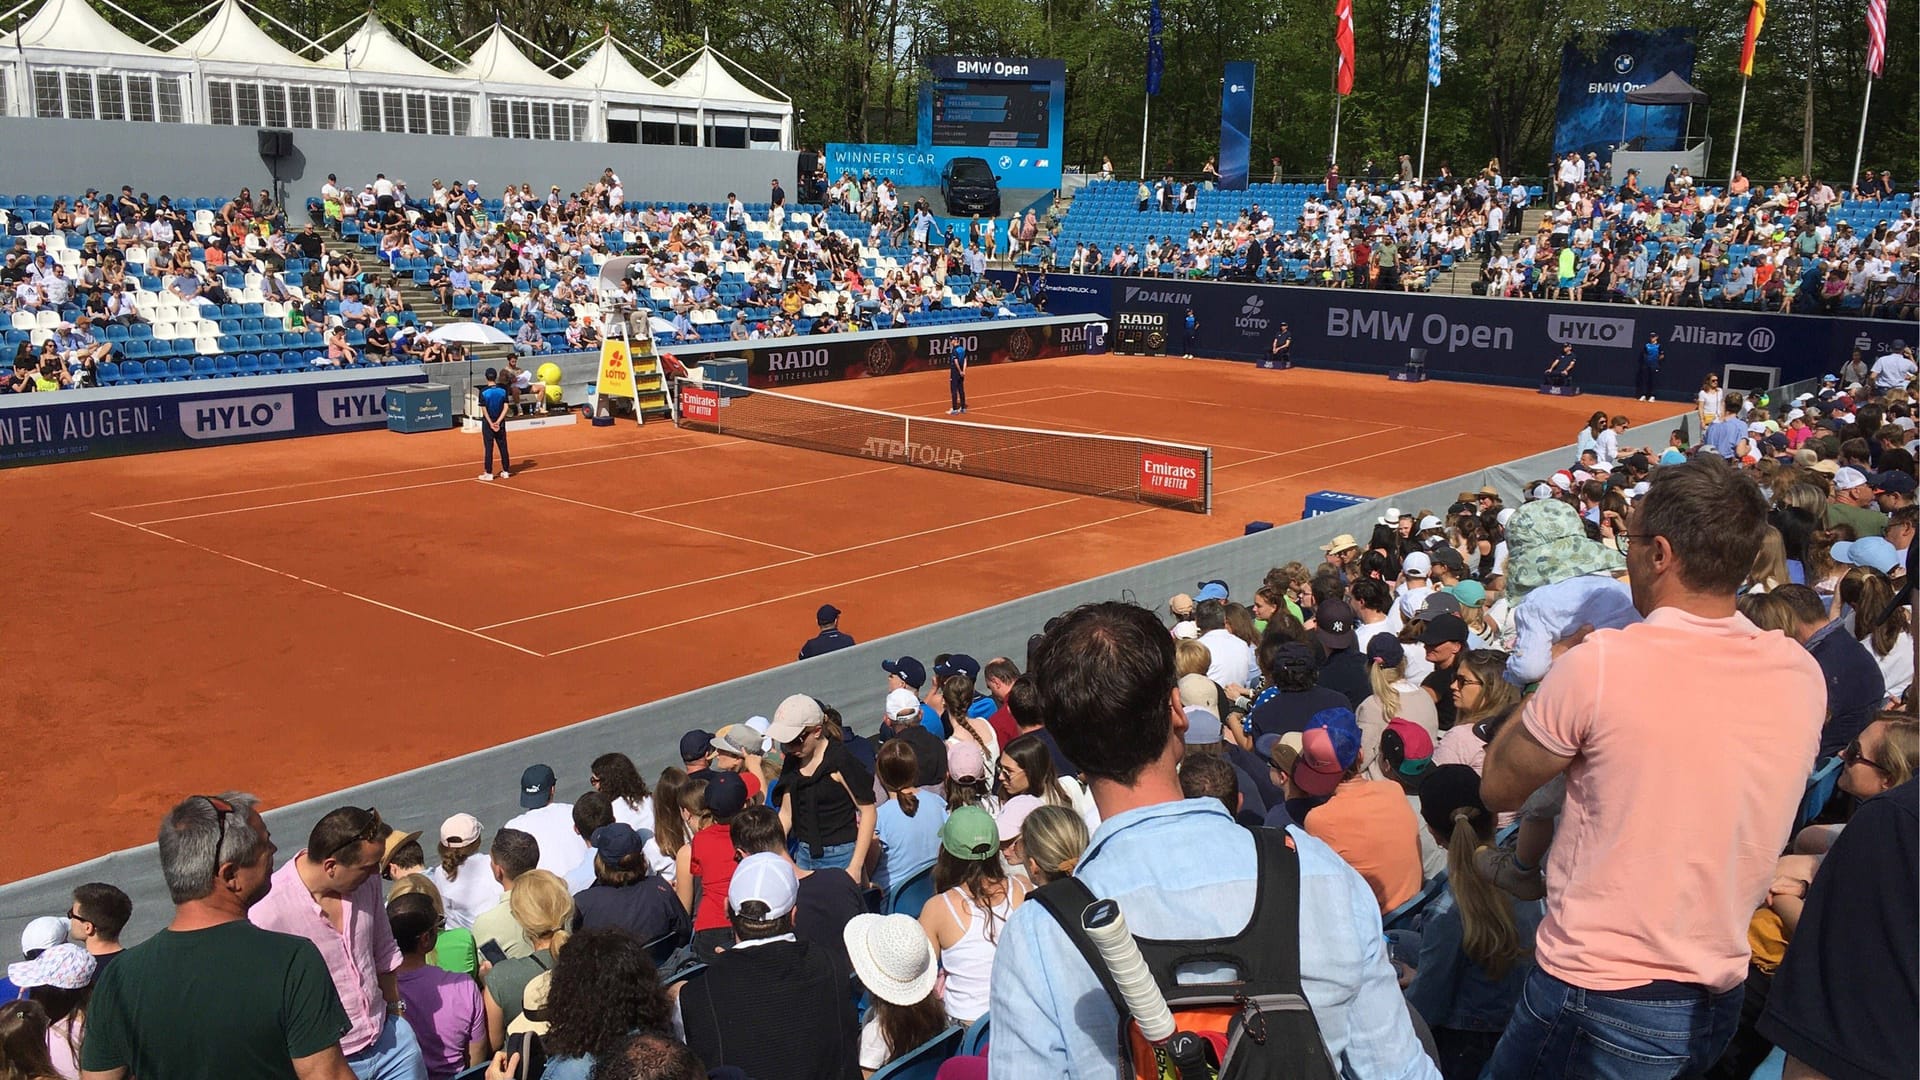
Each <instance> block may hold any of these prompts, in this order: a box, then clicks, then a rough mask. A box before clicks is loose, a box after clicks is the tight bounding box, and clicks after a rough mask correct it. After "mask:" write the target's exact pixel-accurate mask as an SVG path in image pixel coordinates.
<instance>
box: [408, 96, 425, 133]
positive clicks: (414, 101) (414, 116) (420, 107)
mask: <svg viewBox="0 0 1920 1080" xmlns="http://www.w3.org/2000/svg"><path fill="white" fill-rule="evenodd" d="M426 133H427V95H425V94H408V95H407V134H409V135H425V134H426Z"/></svg>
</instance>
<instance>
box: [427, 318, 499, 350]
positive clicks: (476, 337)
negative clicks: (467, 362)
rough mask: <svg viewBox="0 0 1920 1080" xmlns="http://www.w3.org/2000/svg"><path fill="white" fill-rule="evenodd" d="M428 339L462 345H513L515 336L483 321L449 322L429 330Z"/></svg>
mask: <svg viewBox="0 0 1920 1080" xmlns="http://www.w3.org/2000/svg"><path fill="white" fill-rule="evenodd" d="M427 340H428V341H440V342H446V343H449V344H455V343H457V344H461V345H511V344H513V337H512V336H511V335H509V334H508V333H507V332H506V331H504V330H499V329H496V328H495V327H492V326H488V325H487V324H486V323H481V322H457V323H448V324H447V325H445V326H436V327H434V328H433V329H431V330H429V331H427Z"/></svg>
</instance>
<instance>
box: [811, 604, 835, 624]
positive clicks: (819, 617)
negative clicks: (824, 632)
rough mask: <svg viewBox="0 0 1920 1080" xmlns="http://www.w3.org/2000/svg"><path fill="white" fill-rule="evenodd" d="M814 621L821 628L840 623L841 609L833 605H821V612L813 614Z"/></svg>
mask: <svg viewBox="0 0 1920 1080" xmlns="http://www.w3.org/2000/svg"><path fill="white" fill-rule="evenodd" d="M813 619H814V621H815V622H817V623H819V624H820V625H821V626H826V625H828V624H830V623H835V622H838V621H840V609H839V608H837V607H834V606H833V605H832V604H821V605H820V610H819V611H816V612H814V613H813Z"/></svg>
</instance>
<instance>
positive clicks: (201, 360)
mask: <svg viewBox="0 0 1920 1080" xmlns="http://www.w3.org/2000/svg"><path fill="white" fill-rule="evenodd" d="M191 364H192V365H193V366H192V372H193V374H191V375H189V376H188V378H190V379H194V380H196V381H197V380H200V379H211V378H213V376H214V375H215V374H217V369H216V368H215V367H214V358H213V357H211V356H196V357H194V358H193V360H192V361H191Z"/></svg>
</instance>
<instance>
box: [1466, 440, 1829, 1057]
mask: <svg viewBox="0 0 1920 1080" xmlns="http://www.w3.org/2000/svg"><path fill="white" fill-rule="evenodd" d="M1766 513H1767V506H1766V500H1765V499H1764V498H1763V497H1762V496H1761V494H1760V491H1759V489H1758V488H1757V487H1756V486H1755V485H1754V482H1753V481H1752V480H1751V479H1748V478H1747V477H1746V476H1744V475H1742V474H1741V473H1740V472H1738V471H1737V470H1735V469H1733V468H1731V467H1729V466H1728V465H1726V464H1724V463H1723V462H1721V461H1720V460H1719V459H1718V458H1717V457H1716V456H1714V455H1711V454H1707V455H1696V456H1695V457H1693V458H1691V459H1689V460H1688V461H1687V462H1686V463H1685V464H1682V465H1670V466H1664V467H1662V468H1659V469H1657V470H1655V471H1654V473H1653V474H1652V478H1651V480H1650V487H1649V489H1648V491H1647V493H1646V495H1644V496H1642V497H1641V499H1640V500H1639V502H1638V503H1637V504H1636V505H1635V508H1634V517H1633V522H1632V526H1631V527H1632V532H1631V533H1630V534H1628V535H1629V537H1630V540H1631V546H1630V547H1629V548H1628V551H1627V571H1628V574H1629V575H1630V584H1631V586H1632V590H1633V600H1634V606H1635V607H1637V608H1638V609H1639V610H1640V612H1641V614H1643V615H1644V616H1645V617H1646V621H1645V622H1643V623H1641V624H1639V625H1636V626H1630V627H1627V628H1626V629H1624V630H1602V631H1598V632H1595V633H1592V634H1587V635H1584V640H1581V638H1582V636H1583V635H1581V634H1576V635H1574V637H1572V638H1569V639H1568V640H1567V641H1564V642H1562V643H1560V644H1559V645H1556V647H1555V650H1556V652H1560V655H1559V656H1558V657H1557V659H1555V660H1554V662H1553V666H1552V668H1551V669H1550V670H1549V671H1548V673H1547V677H1546V679H1545V680H1544V681H1542V683H1541V684H1540V690H1539V692H1538V693H1537V694H1536V695H1535V696H1534V697H1532V698H1531V699H1530V700H1529V701H1528V702H1527V704H1526V705H1525V706H1523V708H1522V710H1521V714H1520V721H1521V722H1520V723H1517V724H1507V725H1504V726H1503V727H1502V728H1501V731H1500V734H1499V735H1498V736H1497V737H1496V738H1495V739H1494V742H1493V744H1492V745H1491V746H1489V747H1488V748H1487V758H1486V764H1485V768H1484V770H1483V773H1482V781H1481V788H1480V793H1481V797H1482V799H1483V800H1484V801H1485V802H1486V804H1487V806H1488V808H1489V809H1493V810H1515V809H1518V808H1519V807H1520V804H1521V803H1522V802H1524V801H1525V800H1526V798H1527V796H1528V795H1529V794H1531V793H1532V792H1533V791H1535V790H1536V789H1537V788H1539V787H1540V786H1541V785H1543V784H1545V783H1546V782H1547V781H1549V780H1551V779H1553V778H1554V777H1556V776H1558V775H1560V774H1562V773H1564V774H1565V775H1566V801H1565V809H1564V810H1563V811H1562V813H1561V816H1560V821H1559V826H1558V829H1557V831H1556V833H1555V836H1554V839H1553V848H1552V850H1551V852H1550V853H1549V855H1548V860H1547V867H1546V871H1547V872H1546V882H1547V918H1546V921H1545V922H1543V923H1542V924H1541V926H1540V931H1539V935H1538V938H1537V942H1536V945H1535V956H1536V959H1537V960H1538V966H1537V967H1536V968H1535V970H1534V971H1533V973H1532V974H1530V975H1529V976H1528V977H1527V983H1526V989H1525V992H1524V994H1523V995H1522V998H1521V1001H1520V1003H1519V1005H1518V1006H1517V1007H1516V1008H1515V1009H1514V1013H1513V1017H1512V1019H1511V1020H1510V1021H1509V1022H1508V1024H1507V1029H1506V1031H1505V1033H1504V1034H1503V1035H1502V1036H1501V1038H1500V1043H1499V1045H1498V1047H1497V1048H1496V1049H1495V1050H1494V1055H1493V1060H1492V1063H1491V1064H1490V1065H1489V1069H1490V1070H1491V1075H1494V1076H1498V1077H1502V1078H1503V1080H1504V1078H1511V1077H1534V1076H1537V1077H1563V1076H1593V1077H1606V1078H1628V1077H1642V1076H1646V1077H1654V1076H1659V1077H1671V1076H1680V1075H1684V1074H1693V1073H1698V1072H1701V1071H1704V1070H1705V1069H1706V1068H1707V1067H1708V1066H1709V1065H1711V1064H1712V1063H1713V1062H1714V1060H1715V1059H1716V1058H1718V1057H1719V1055H1720V1052H1721V1050H1722V1049H1723V1048H1725V1046H1726V1044H1727V1041H1728V1039H1729V1038H1730V1037H1731V1036H1732V1034H1733V1030H1734V1028H1735V1026H1736V1025H1737V1024H1738V1023H1739V1020H1740V1002H1741V995H1742V983H1743V981H1744V979H1745V977H1746V971H1747V962H1748V957H1749V950H1748V947H1747V923H1748V921H1749V920H1750V918H1751V917H1752V915H1753V911H1754V908H1755V907H1757V906H1758V905H1759V904H1760V902H1761V901H1762V900H1764V899H1765V898H1766V894H1767V886H1768V884H1769V882H1770V881H1771V880H1772V877H1773V871H1774V862H1775V859H1776V858H1777V857H1778V856H1779V854H1780V851H1781V849H1782V848H1783V847H1784V846H1785V845H1786V842H1787V834H1788V831H1789V830H1790V829H1791V827H1792V824H1793V816H1794V812H1795V810H1796V809H1797V807H1798V805H1799V801H1800V797H1801V794H1802V793H1803V791H1804V790H1805V788H1806V782H1807V774H1808V772H1809V771H1810V770H1811V769H1812V767H1813V760H1814V751H1815V748H1816V746H1817V745H1818V742H1819V738H1820V725H1821V722H1822V720H1823V719H1824V717H1825V712H1826V685H1825V683H1824V682H1823V681H1822V680H1821V676H1820V669H1819V666H1818V665H1817V664H1815V663H1814V662H1813V660H1812V658H1811V657H1809V656H1808V655H1806V650H1804V649H1797V648H1796V647H1795V646H1796V642H1795V641H1794V640H1793V639H1792V638H1789V637H1786V636H1785V635H1782V634H1780V633H1777V632H1771V631H1762V630H1760V629H1759V628H1757V627H1755V626H1754V625H1753V624H1752V623H1751V622H1748V621H1747V619H1746V618H1745V617H1744V616H1742V615H1740V614H1738V613H1737V612H1736V611H1735V609H1734V591H1735V590H1736V589H1738V588H1739V587H1740V585H1741V584H1742V583H1743V582H1744V580H1745V578H1746V575H1747V572H1748V571H1749V570H1750V569H1751V568H1752V566H1753V559H1754V555H1755V554H1756V553H1757V552H1758V550H1759V547H1760V541H1761V537H1762V536H1763V535H1764V534H1765V532H1766V524H1767V521H1766ZM1563 649H1564V652H1562V651H1561V650H1563Z"/></svg>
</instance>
